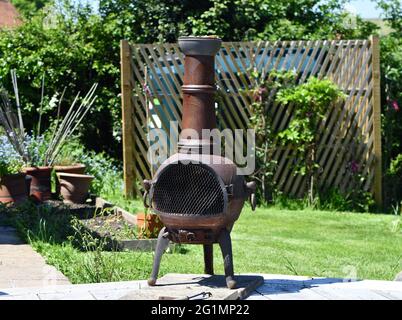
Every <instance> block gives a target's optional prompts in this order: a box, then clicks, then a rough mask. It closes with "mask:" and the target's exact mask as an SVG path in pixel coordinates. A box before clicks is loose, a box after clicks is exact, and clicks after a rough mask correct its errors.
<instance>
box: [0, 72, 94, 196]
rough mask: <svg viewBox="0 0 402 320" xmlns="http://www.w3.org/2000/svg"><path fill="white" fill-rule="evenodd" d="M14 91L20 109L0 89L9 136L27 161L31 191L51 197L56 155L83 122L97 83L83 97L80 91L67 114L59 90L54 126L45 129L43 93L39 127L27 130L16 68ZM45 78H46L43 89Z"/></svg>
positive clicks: (0, 110) (0, 119)
mask: <svg viewBox="0 0 402 320" xmlns="http://www.w3.org/2000/svg"><path fill="white" fill-rule="evenodd" d="M11 76H12V80H13V86H14V93H15V97H16V107H17V108H16V110H14V109H13V108H12V106H11V102H10V100H9V98H8V95H7V92H6V91H5V90H4V89H1V90H0V95H1V98H2V99H1V100H2V102H3V103H0V124H1V125H2V126H3V127H4V129H5V133H6V136H7V138H8V140H9V142H10V144H11V145H12V146H13V148H14V150H15V152H17V153H18V154H19V155H20V156H21V158H22V159H23V160H24V162H25V164H26V168H24V172H25V173H26V174H27V175H28V176H30V177H31V178H32V181H31V185H30V195H31V196H32V197H33V199H35V200H37V201H45V200H49V199H50V198H51V172H52V167H53V165H54V162H55V159H56V158H57V156H58V154H59V153H60V151H61V149H62V147H63V145H64V143H65V142H66V140H67V139H69V138H70V137H71V135H72V134H73V132H74V131H75V130H76V129H77V127H78V126H79V125H80V123H81V122H82V120H83V118H84V117H85V115H86V114H87V112H88V111H89V109H90V107H91V106H92V105H93V103H94V102H95V100H96V96H95V90H96V88H97V84H94V85H93V86H92V87H91V89H90V90H89V91H88V93H87V94H86V95H85V97H83V98H82V99H81V97H80V94H77V96H76V97H75V99H74V101H73V103H72V104H71V105H70V107H69V108H68V111H67V113H66V115H65V116H64V118H61V117H60V114H61V103H62V100H63V95H64V93H63V95H62V96H61V98H60V99H58V95H57V93H56V94H55V95H54V96H53V97H52V99H51V100H50V102H49V106H48V108H50V109H52V108H54V107H56V106H57V105H58V107H57V118H56V119H55V121H54V122H53V123H52V126H51V127H50V128H48V129H47V130H44V132H41V119H42V113H43V110H44V108H43V103H42V101H43V94H42V99H41V104H40V107H39V121H38V124H37V127H36V130H35V131H32V133H31V134H30V135H28V134H26V129H25V128H24V123H23V119H22V112H21V106H20V104H19V101H20V100H19V95H18V86H17V77H16V72H15V70H13V71H12V73H11ZM43 86H44V81H42V92H43V91H44V90H43Z"/></svg>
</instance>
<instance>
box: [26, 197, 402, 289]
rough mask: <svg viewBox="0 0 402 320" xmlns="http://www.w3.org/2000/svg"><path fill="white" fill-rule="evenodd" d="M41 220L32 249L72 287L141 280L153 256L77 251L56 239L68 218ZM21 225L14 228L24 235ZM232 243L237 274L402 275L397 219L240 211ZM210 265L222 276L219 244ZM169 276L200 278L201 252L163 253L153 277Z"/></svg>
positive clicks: (189, 248) (401, 227) (401, 230)
mask: <svg viewBox="0 0 402 320" xmlns="http://www.w3.org/2000/svg"><path fill="white" fill-rule="evenodd" d="M137 205H138V207H140V204H139V203H138V204H137ZM35 219H36V221H37V220H38V218H34V219H31V220H32V221H34V220H35ZM46 219H47V221H46V224H44V222H43V221H42V222H41V223H39V226H36V227H32V226H31V227H29V228H30V229H32V230H31V232H30V239H31V243H32V245H33V247H34V248H35V249H36V250H37V251H38V252H39V253H41V254H42V255H43V256H44V257H45V258H46V260H47V262H48V263H50V264H52V265H54V266H56V267H57V268H58V269H59V270H60V271H61V272H63V273H64V274H65V275H66V276H67V277H68V278H69V279H70V281H72V282H73V283H86V282H93V281H119V280H135V279H146V278H148V276H149V274H150V271H151V265H152V259H153V253H141V252H97V251H96V250H95V251H94V252H83V251H82V250H79V249H78V248H77V247H76V246H74V245H73V244H72V242H71V241H69V240H67V239H66V238H67V237H66V236H60V234H63V233H65V234H68V232H65V231H64V230H65V225H67V224H68V219H60V218H59V217H57V215H54V214H49V215H48V216H47V218H46ZM60 224H62V225H63V226H60ZM22 225H23V224H21V223H19V226H20V227H19V228H20V230H26V228H27V227H26V225H25V227H23V228H22V229H21V226H22ZM24 228H25V229H24ZM60 228H61V229H60ZM44 229H47V230H44ZM70 234H71V233H70ZM232 240H233V252H234V263H235V272H236V273H247V272H248V273H254V272H255V273H276V274H294V275H308V276H321V277H357V278H361V279H385V280H393V278H394V277H395V275H396V274H397V273H398V272H399V271H400V270H401V269H402V264H401V263H402V251H401V248H402V221H401V217H400V216H393V215H383V214H359V213H341V212H325V211H313V210H302V211H289V210H279V209H277V208H259V209H257V210H256V212H254V213H253V212H251V210H250V209H249V208H245V209H244V210H243V213H242V215H241V217H240V219H239V221H237V223H236V224H235V226H234V229H233V232H232ZM214 259H215V271H216V273H223V261H222V257H221V255H220V252H219V247H218V246H215V252H214ZM95 269H96V270H95ZM94 270H95V271H96V273H97V274H96V276H94V274H93V273H94ZM110 270H113V272H110ZM169 272H174V273H202V272H203V258H202V246H199V245H185V246H181V247H180V249H179V250H177V252H173V253H167V254H165V255H164V257H163V259H162V264H161V270H160V275H163V274H166V273H169Z"/></svg>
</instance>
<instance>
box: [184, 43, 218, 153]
mask: <svg viewBox="0 0 402 320" xmlns="http://www.w3.org/2000/svg"><path fill="white" fill-rule="evenodd" d="M221 43H222V40H221V39H218V38H214V37H180V38H179V46H180V49H181V50H182V52H183V53H184V54H185V60H184V79H183V86H182V91H183V117H182V128H183V130H184V131H182V132H181V134H180V141H179V146H181V147H185V148H189V147H191V146H192V147H195V148H197V147H200V146H201V145H205V144H210V141H203V140H202V129H214V128H216V116H215V91H216V87H215V55H216V54H217V52H218V51H219V48H220V47H221ZM185 129H193V130H195V131H196V132H197V134H198V137H199V139H198V140H195V141H194V139H193V140H191V139H189V137H188V136H187V135H186V131H185Z"/></svg>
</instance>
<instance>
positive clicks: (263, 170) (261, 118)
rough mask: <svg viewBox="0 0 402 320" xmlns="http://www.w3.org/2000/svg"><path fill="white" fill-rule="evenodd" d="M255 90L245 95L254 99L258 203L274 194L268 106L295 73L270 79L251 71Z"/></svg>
mask: <svg viewBox="0 0 402 320" xmlns="http://www.w3.org/2000/svg"><path fill="white" fill-rule="evenodd" d="M250 75H251V77H250V79H251V81H252V87H251V89H249V90H246V91H245V92H244V93H245V94H246V95H249V96H251V98H252V104H251V105H250V110H251V116H250V122H249V127H250V128H252V129H254V131H255V157H256V170H255V171H254V173H253V174H252V176H251V179H253V180H256V181H258V182H259V185H260V186H261V188H257V190H256V196H257V201H258V202H259V203H262V202H264V201H267V200H269V199H270V198H271V197H272V194H273V193H274V192H275V185H274V182H273V175H274V172H275V169H276V164H277V162H276V161H275V160H273V158H272V155H273V152H274V150H275V145H274V140H275V138H276V136H275V133H274V132H273V130H272V119H271V113H270V110H269V108H268V107H269V104H270V102H271V101H272V99H273V97H274V96H275V94H274V92H276V91H277V90H278V89H279V88H283V87H287V86H288V85H289V84H290V83H292V82H293V81H294V79H295V74H294V73H293V72H278V71H271V72H270V74H269V75H268V76H267V77H264V75H263V74H260V73H259V72H257V71H256V70H250Z"/></svg>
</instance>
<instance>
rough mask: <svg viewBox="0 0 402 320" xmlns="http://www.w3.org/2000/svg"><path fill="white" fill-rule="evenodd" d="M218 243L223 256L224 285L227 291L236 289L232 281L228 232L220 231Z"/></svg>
mask: <svg viewBox="0 0 402 320" xmlns="http://www.w3.org/2000/svg"><path fill="white" fill-rule="evenodd" d="M218 241H219V246H220V247H221V251H222V256H223V263H224V268H225V277H226V285H227V287H228V288H229V289H234V288H235V287H236V281H235V280H234V271H233V254H232V240H231V239H230V233H229V231H227V230H226V229H224V230H222V232H221V234H220V235H219V239H218Z"/></svg>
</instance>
